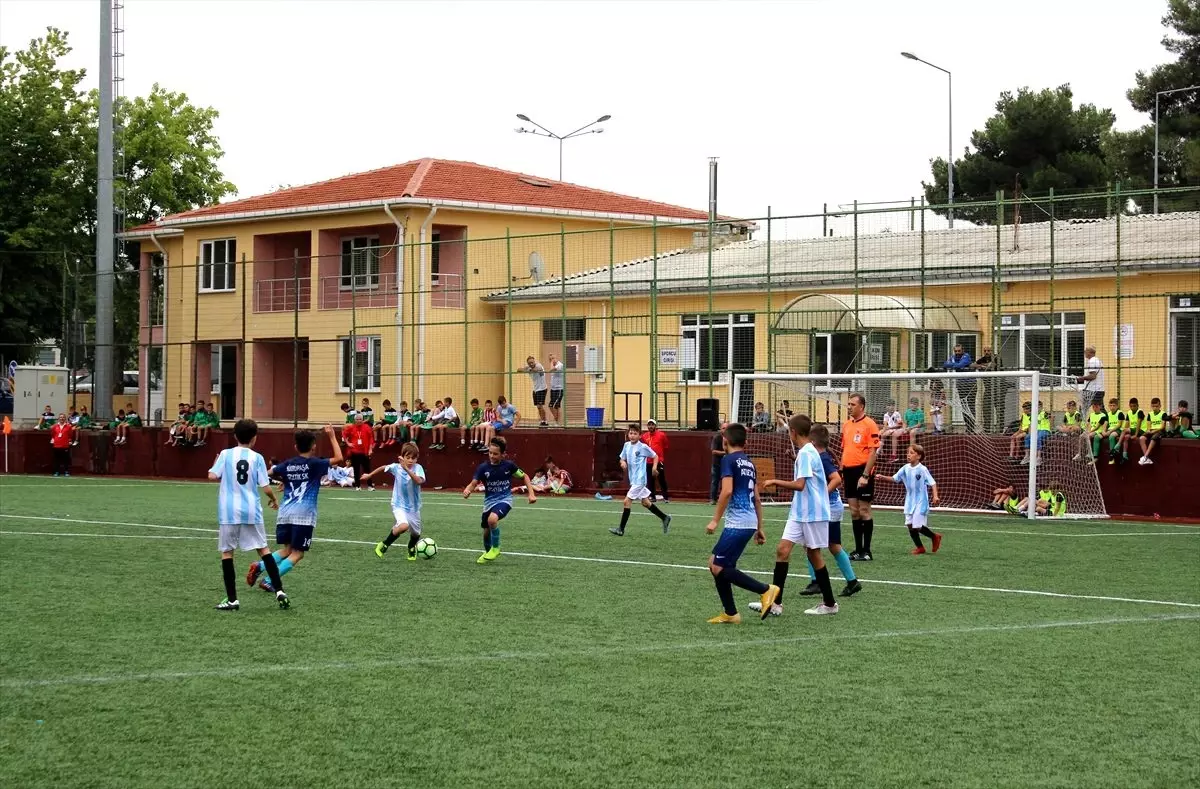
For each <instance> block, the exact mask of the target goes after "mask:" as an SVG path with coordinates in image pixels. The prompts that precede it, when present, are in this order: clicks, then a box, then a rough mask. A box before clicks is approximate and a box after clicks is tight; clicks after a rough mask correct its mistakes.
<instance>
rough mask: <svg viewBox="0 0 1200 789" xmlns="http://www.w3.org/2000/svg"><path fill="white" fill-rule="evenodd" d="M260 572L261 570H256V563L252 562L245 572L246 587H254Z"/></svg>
mask: <svg viewBox="0 0 1200 789" xmlns="http://www.w3.org/2000/svg"><path fill="white" fill-rule="evenodd" d="M261 572H262V570H260V569H258V562H253V563H252V564H251V565H250V569H249V570H247V571H246V586H254V584H255V583H256V582H257V581H258V575H259V573H261Z"/></svg>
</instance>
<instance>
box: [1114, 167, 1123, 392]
mask: <svg viewBox="0 0 1200 789" xmlns="http://www.w3.org/2000/svg"><path fill="white" fill-rule="evenodd" d="M1113 201H1114V202H1115V203H1116V206H1117V227H1116V231H1117V250H1116V263H1117V277H1116V280H1117V328H1116V335H1115V336H1114V338H1113V339H1114V340H1115V343H1114V344H1115V345H1116V346H1117V347H1116V352H1117V400H1118V407H1120V406H1119V403H1123V402H1125V401H1124V400H1123V399H1121V396H1122V392H1121V371H1122V369H1123V368H1124V367H1125V364H1124V362H1125V359H1124V355H1123V354H1122V353H1121V274H1122V271H1121V269H1122V268H1123V265H1122V260H1121V182H1120V181H1117V183H1116V186H1115V188H1114V191H1113Z"/></svg>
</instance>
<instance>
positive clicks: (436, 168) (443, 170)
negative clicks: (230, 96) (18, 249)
mask: <svg viewBox="0 0 1200 789" xmlns="http://www.w3.org/2000/svg"><path fill="white" fill-rule="evenodd" d="M406 198H414V199H417V200H422V201H424V200H455V201H462V202H468V203H484V204H492V205H498V206H520V207H528V208H531V209H537V210H539V211H542V212H546V211H549V212H553V211H554V210H556V209H557V210H562V211H569V212H576V211H584V212H593V213H598V214H624V215H636V216H643V217H647V218H648V217H655V216H657V217H663V218H668V219H685V220H697V221H703V220H705V219H707V218H708V216H707V214H706V213H705V212H704V211H697V210H695V209H691V208H683V207H680V206H677V205H669V204H667V203H659V202H655V201H653V200H643V199H641V198H639V197H629V196H627V195H620V194H615V193H613V192H606V191H603V190H601V189H591V188H589V187H586V186H579V185H577V184H571V183H565V182H562V183H560V182H558V181H552V180H549V179H545V178H538V177H537V176H532V175H524V174H522V173H514V172H510V171H508V170H500V169H497V168H495V167H485V166H484V165H481V164H474V163H472V162H456V161H448V160H445V159H417V160H415V161H411V162H405V163H404V164H397V165H393V166H391V167H383V168H380V169H378V170H369V171H367V172H364V173H354V174H352V175H345V176H342V177H341V178H334V179H332V180H329V181H321V182H319V183H315V184H308V185H306V186H296V187H292V188H290V189H281V190H279V191H278V192H272V193H270V194H265V195H259V196H257V197H248V198H245V199H242V200H234V201H232V202H229V203H221V204H218V205H213V206H206V207H204V208H197V209H194V210H191V211H185V212H183V213H179V214H172V215H171V216H167V217H164V218H162V219H160V220H159V221H158V222H155V223H152V224H148V225H141V226H139V227H135V228H131V229H130V230H127V231H126V233H127V234H128V233H136V232H146V231H149V230H153V229H155V228H161V227H164V226H170V225H173V224H176V223H179V222H188V221H201V220H205V219H211V220H215V219H218V218H220V217H224V216H226V215H234V214H242V215H244V214H254V213H260V212H262V213H268V214H269V213H271V212H274V211H281V212H283V211H289V210H291V211H295V210H299V209H312V210H314V211H320V210H321V209H322V207H333V206H342V205H344V204H346V203H364V202H367V203H369V202H372V201H384V200H388V201H395V202H401V201H403V200H404V199H406Z"/></svg>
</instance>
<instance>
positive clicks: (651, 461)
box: [608, 423, 671, 537]
mask: <svg viewBox="0 0 1200 789" xmlns="http://www.w3.org/2000/svg"><path fill="white" fill-rule="evenodd" d="M625 437H626V438H627V439H628V440H627V441H626V442H625V446H624V447H622V448H621V470H622V471H624V472H625V473H626V474H627V475H628V476H629V492H628V493H626V494H625V508H624V509H623V510H622V511H621V525H620V526H617V527H615V528H612V529H609V530H608V531H609V533H610V534H615V535H617V536H618V537H624V536H625V526H626V524H628V523H629V508H630V507H631V506H632V505H633V502H635V501H640V502H641V503H642V506H643V507H645V508H646V509H648V510H650V512H651V513H652V514H653V515H654V516H655V517H657V518H658V519H659V520H660V521H661V522H662V530H663V534H666V533H667V532H669V531H670V530H671V516H670V515H668V514H666V513H665V512H663V511H662V510H660V509H659V508H658V505H656V504H655V503H654V497H653V496H651V495H650V489H649V488H648V487H646V481H647V480H646V469H647V468H649V469H650V473H651V474H654V475H655V476H657V475H658V455H657V453H655V451H654V450H653V449H651V448H650V446H649V445H648V444H645V443H643V442H642V426H641V425H639V424H636V423H635V424H632V425H630V426H629V428H628V429H627V430H626V431H625Z"/></svg>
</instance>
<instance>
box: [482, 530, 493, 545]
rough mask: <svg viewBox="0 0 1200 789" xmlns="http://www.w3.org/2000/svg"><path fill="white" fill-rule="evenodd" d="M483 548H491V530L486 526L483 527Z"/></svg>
mask: <svg viewBox="0 0 1200 789" xmlns="http://www.w3.org/2000/svg"><path fill="white" fill-rule="evenodd" d="M483 549H484V550H485V551H490V550H491V549H492V530H491V528H490V527H488V526H484V527H483Z"/></svg>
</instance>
